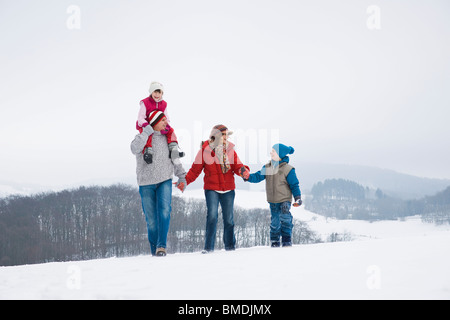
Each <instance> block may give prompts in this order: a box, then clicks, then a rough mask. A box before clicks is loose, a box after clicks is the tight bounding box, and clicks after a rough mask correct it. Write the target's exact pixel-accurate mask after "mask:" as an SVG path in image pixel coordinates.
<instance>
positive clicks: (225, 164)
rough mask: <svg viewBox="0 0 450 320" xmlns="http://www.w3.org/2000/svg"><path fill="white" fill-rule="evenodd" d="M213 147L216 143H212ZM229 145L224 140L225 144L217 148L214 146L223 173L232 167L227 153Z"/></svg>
mask: <svg viewBox="0 0 450 320" xmlns="http://www.w3.org/2000/svg"><path fill="white" fill-rule="evenodd" d="M211 147H214V144H212V145H211ZM227 147H228V143H227V142H224V143H223V144H221V145H218V146H216V147H215V148H213V150H214V152H215V153H216V156H217V158H218V159H219V163H220V167H221V169H222V173H227V172H228V170H230V169H231V166H230V161H229V160H228V155H227Z"/></svg>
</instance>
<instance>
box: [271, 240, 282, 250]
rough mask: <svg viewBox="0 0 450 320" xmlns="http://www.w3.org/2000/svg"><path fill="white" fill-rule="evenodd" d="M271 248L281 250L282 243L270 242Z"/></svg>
mask: <svg viewBox="0 0 450 320" xmlns="http://www.w3.org/2000/svg"><path fill="white" fill-rule="evenodd" d="M270 246H271V247H272V248H279V247H280V241H276V240H275V241H271V242H270Z"/></svg>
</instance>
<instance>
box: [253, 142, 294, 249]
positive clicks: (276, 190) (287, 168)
mask: <svg viewBox="0 0 450 320" xmlns="http://www.w3.org/2000/svg"><path fill="white" fill-rule="evenodd" d="M292 153H294V148H292V147H288V146H285V145H284V144H281V143H277V144H275V145H274V146H273V148H272V151H271V152H270V156H271V158H272V159H271V161H270V162H269V163H268V164H266V165H265V166H264V167H262V169H261V170H260V171H258V172H256V173H253V174H250V175H249V177H248V179H245V178H244V180H246V181H249V182H251V183H258V182H261V181H263V180H266V196H267V202H269V205H270V213H271V216H272V218H271V224H270V242H271V246H272V247H280V236H281V244H282V246H283V247H290V246H292V240H291V235H292V227H293V224H292V214H291V213H290V211H289V209H290V207H291V201H292V197H294V201H295V202H294V204H293V205H294V207H298V206H300V205H301V204H302V197H301V192H300V187H299V182H298V179H297V175H296V174H295V169H294V167H292V166H291V165H289V157H288V154H292Z"/></svg>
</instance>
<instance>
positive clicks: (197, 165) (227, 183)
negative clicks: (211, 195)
mask: <svg viewBox="0 0 450 320" xmlns="http://www.w3.org/2000/svg"><path fill="white" fill-rule="evenodd" d="M226 152H227V156H228V161H229V162H230V167H231V168H230V170H228V171H227V173H223V172H222V168H221V166H220V162H219V159H218V158H217V157H216V154H215V152H214V150H212V149H211V147H210V146H209V142H208V141H205V142H204V143H203V145H202V147H201V149H200V151H199V152H198V153H197V156H196V157H195V160H194V163H193V164H192V167H191V169H189V172H188V173H187V174H186V182H187V184H188V185H189V184H190V183H192V182H194V181H195V179H197V178H198V176H199V175H200V173H202V171H203V170H204V172H205V177H204V179H203V181H204V183H205V185H204V189H205V190H217V191H227V190H234V189H235V188H236V186H235V184H234V174H237V175H239V176H241V172H240V170H241V168H242V167H244V165H243V164H242V162H241V160H240V159H239V157H238V155H237V153H236V151H234V144H232V143H231V142H228V147H227V150H226ZM245 167H246V168H247V169H249V168H248V167H247V166H245Z"/></svg>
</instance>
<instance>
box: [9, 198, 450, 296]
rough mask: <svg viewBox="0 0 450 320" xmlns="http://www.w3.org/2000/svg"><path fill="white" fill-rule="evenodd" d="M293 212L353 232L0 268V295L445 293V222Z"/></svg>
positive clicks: (322, 228)
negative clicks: (345, 237) (338, 237)
mask: <svg viewBox="0 0 450 320" xmlns="http://www.w3.org/2000/svg"><path fill="white" fill-rule="evenodd" d="M193 193H195V192H194V191H192V193H191V194H188V193H185V194H184V195H183V197H187V196H189V197H191V196H194V195H193ZM196 196H197V197H198V198H201V197H203V193H202V191H201V190H200V191H198V193H197V195H196ZM261 197H262V198H261ZM236 203H237V204H238V205H241V206H242V207H250V206H258V207H262V208H267V207H268V205H267V203H266V202H265V198H264V193H261V192H253V193H252V191H247V193H246V192H244V191H239V192H237V193H236ZM292 212H293V215H294V217H295V218H296V219H301V220H303V221H307V222H308V223H309V225H310V227H311V228H312V229H313V230H315V231H316V232H318V233H319V234H321V235H322V237H325V236H326V235H328V234H330V233H331V232H345V231H347V232H349V233H351V234H353V235H355V239H356V240H355V241H350V242H335V243H320V244H308V245H295V246H293V247H291V248H269V247H254V248H245V249H244V248H240V249H237V250H236V251H232V252H227V251H216V252H214V253H212V254H206V255H203V254H201V253H199V252H196V253H183V254H169V255H168V256H166V257H164V258H159V257H151V256H138V257H128V258H110V259H98V260H90V261H76V262H59V263H47V264H38V265H25V266H15V267H1V268H0V299H195V300H197V299H199V300H203V299H237V300H240V299H271V300H272V299H449V298H450V272H449V270H450V255H449V254H448V253H449V252H450V227H449V226H434V225H432V224H424V223H422V222H421V221H420V218H419V217H412V218H409V219H406V220H405V221H381V222H373V223H370V222H367V221H353V220H345V221H343V220H341V221H339V220H334V219H326V218H323V217H321V216H318V215H316V214H314V213H311V212H308V211H307V210H305V209H304V208H302V207H300V208H295V209H294V208H293V210H292Z"/></svg>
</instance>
